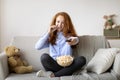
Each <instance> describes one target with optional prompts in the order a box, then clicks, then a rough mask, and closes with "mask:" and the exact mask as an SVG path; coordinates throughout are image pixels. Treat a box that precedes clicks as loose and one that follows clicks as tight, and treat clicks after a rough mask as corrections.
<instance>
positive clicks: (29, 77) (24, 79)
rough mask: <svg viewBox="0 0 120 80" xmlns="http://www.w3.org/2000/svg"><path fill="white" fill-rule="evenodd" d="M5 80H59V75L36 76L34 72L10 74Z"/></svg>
mask: <svg viewBox="0 0 120 80" xmlns="http://www.w3.org/2000/svg"><path fill="white" fill-rule="evenodd" d="M5 80H60V79H59V77H54V78H47V77H37V76H36V72H33V73H28V74H14V73H12V74H10V75H9V76H8V77H7V78H6V79H5Z"/></svg>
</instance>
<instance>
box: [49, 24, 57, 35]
mask: <svg viewBox="0 0 120 80" xmlns="http://www.w3.org/2000/svg"><path fill="white" fill-rule="evenodd" d="M55 30H57V26H56V25H52V26H50V28H49V30H48V32H49V33H50V32H54V31H55Z"/></svg>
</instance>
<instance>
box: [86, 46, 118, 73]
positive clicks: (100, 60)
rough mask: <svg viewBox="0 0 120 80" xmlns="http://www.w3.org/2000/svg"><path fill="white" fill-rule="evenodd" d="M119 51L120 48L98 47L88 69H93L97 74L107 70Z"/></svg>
mask: <svg viewBox="0 0 120 80" xmlns="http://www.w3.org/2000/svg"><path fill="white" fill-rule="evenodd" d="M119 51H120V49H119V48H106V49H98V50H97V52H96V53H95V55H94V57H93V58H92V59H91V60H90V62H89V63H88V65H87V71H92V72H95V73H97V74H101V73H103V72H105V71H106V70H108V69H109V68H110V67H111V65H112V63H113V61H114V58H115V55H116V53H118V52H119Z"/></svg>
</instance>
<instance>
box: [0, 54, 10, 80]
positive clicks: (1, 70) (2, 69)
mask: <svg viewBox="0 0 120 80" xmlns="http://www.w3.org/2000/svg"><path fill="white" fill-rule="evenodd" d="M8 73H9V71H8V63H7V56H6V54H5V52H2V53H0V80H5V77H6V76H7V75H8Z"/></svg>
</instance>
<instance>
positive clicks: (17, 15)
mask: <svg viewBox="0 0 120 80" xmlns="http://www.w3.org/2000/svg"><path fill="white" fill-rule="evenodd" d="M119 3H120V0H1V24H0V40H1V42H0V51H3V48H4V47H5V46H7V45H9V43H10V41H11V39H12V38H13V37H14V36H39V35H41V34H43V33H44V32H45V31H47V29H48V26H49V24H50V22H51V19H52V17H53V15H54V14H55V13H57V12H59V11H65V12H68V13H69V14H70V16H71V18H72V21H73V23H74V25H75V28H76V31H77V33H78V34H79V35H103V24H104V19H103V15H109V14H113V13H114V14H116V15H117V17H116V18H115V20H116V22H117V23H118V24H120V22H119V21H120V11H119V10H120V4H119Z"/></svg>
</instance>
